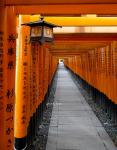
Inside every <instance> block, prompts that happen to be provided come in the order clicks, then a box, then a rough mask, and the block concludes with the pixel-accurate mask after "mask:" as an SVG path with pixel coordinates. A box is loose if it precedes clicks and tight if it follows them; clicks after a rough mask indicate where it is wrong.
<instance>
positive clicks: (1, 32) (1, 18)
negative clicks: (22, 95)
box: [0, 7, 7, 150]
mask: <svg viewBox="0 0 117 150" xmlns="http://www.w3.org/2000/svg"><path fill="white" fill-rule="evenodd" d="M0 11H1V15H0V22H1V23H0V139H1V142H0V149H1V150H3V149H4V146H5V103H6V99H5V92H6V80H5V77H6V69H5V61H6V60H7V57H6V52H5V49H4V46H5V28H4V26H5V8H4V7H0Z"/></svg>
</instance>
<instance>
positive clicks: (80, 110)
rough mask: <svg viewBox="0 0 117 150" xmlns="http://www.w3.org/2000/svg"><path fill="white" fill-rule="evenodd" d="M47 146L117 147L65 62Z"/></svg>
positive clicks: (57, 149) (56, 149) (70, 149)
mask: <svg viewBox="0 0 117 150" xmlns="http://www.w3.org/2000/svg"><path fill="white" fill-rule="evenodd" d="M46 150H117V148H116V147H115V146H114V144H113V142H112V141H111V139H110V137H109V136H108V134H107V133H106V131H105V129H104V128H103V126H102V125H101V123H100V121H99V120H98V118H97V117H96V115H95V114H94V112H93V111H92V109H91V107H90V106H89V105H88V103H87V102H86V101H85V99H84V97H83V96H82V95H81V93H80V91H79V89H78V88H77V87H76V85H75V83H74V82H73V80H72V78H71V76H70V74H69V72H68V71H67V69H66V68H65V67H64V65H63V64H60V65H59V70H58V81H57V89H56V93H55V101H54V104H53V111H52V118H51V122H50V127H49V134H48V141H47V146H46Z"/></svg>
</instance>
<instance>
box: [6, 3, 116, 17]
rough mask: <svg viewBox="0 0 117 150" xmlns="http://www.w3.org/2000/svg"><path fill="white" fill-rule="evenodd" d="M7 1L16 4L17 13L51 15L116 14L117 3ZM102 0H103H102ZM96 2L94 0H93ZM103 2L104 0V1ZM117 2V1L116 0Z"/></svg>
mask: <svg viewBox="0 0 117 150" xmlns="http://www.w3.org/2000/svg"><path fill="white" fill-rule="evenodd" d="M9 1H10V0H9ZM25 1H26V0H23V2H24V3H17V1H16V0H15V2H14V3H13V2H12V3H10V2H9V3H8V1H7V3H6V5H11V4H12V5H15V10H16V14H42V15H45V16H46V15H47V16H48V15H49V16H63V15H64V16H79V15H80V14H97V15H116V14H117V3H116V4H112V3H111V4H104V3H103V4H71V5H69V4H68V3H67V4H64V5H61V4H57V5H56V4H46V5H44V4H43V5H37V4H36V3H35V1H34V0H33V3H31V5H29V3H25ZM101 1H102V0H101ZM93 2H94V0H93ZM102 2H103V1H102ZM116 2H117V1H116Z"/></svg>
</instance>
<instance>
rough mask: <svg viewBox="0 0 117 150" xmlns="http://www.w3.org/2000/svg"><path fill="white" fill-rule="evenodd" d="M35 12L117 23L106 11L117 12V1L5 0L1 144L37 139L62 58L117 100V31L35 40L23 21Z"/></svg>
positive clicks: (0, 5) (4, 147)
mask: <svg viewBox="0 0 117 150" xmlns="http://www.w3.org/2000/svg"><path fill="white" fill-rule="evenodd" d="M34 14H41V15H43V16H47V18H46V17H45V20H46V19H47V20H48V21H50V22H53V23H56V24H57V25H62V26H85V25H88V26H101V25H103V26H116V25H117V18H116V17H100V16H105V15H107V16H108V15H116V14H117V2H116V0H103V1H102V0H95V3H94V1H93V0H84V1H83V0H82V1H81V0H79V1H77V0H72V2H70V1H68V0H56V2H55V1H53V0H45V1H42V0H40V1H34V0H25V1H24V0H6V1H4V0H0V150H13V149H14V147H15V149H19V150H20V149H23V148H25V147H26V145H30V144H31V142H32V140H33V139H32V136H30V135H32V134H33V138H34V137H35V133H36V130H37V129H36V128H37V126H38V120H39V117H40V116H38V115H40V112H41V111H43V105H44V102H45V97H47V94H48V91H49V87H50V86H51V82H52V79H53V77H54V74H55V72H56V69H57V65H58V62H59V58H61V59H64V64H65V65H66V66H67V67H68V68H69V69H71V70H72V71H73V72H74V73H75V74H77V75H78V76H79V77H80V78H82V79H83V80H84V81H86V82H87V83H88V84H89V85H91V86H92V87H94V88H95V89H97V90H99V91H100V92H102V93H104V95H105V96H106V97H108V99H109V100H110V101H111V102H112V103H114V104H115V106H116V104H117V34H116V33H101V34H100V33H72V34H71V33H68V34H63V33H61V34H55V40H54V42H53V43H47V42H45V43H43V44H41V45H40V43H38V42H35V43H30V42H29V38H30V28H29V27H26V26H21V24H22V23H25V22H30V21H34V20H36V19H37V16H36V17H35V15H34ZM81 14H96V15H98V16H99V17H93V18H90V17H89V18H85V17H82V18H81ZM48 16H55V17H54V18H53V19H52V18H51V17H48ZM58 16H59V17H61V19H60V18H59V19H58V20H57V18H56V17H58ZM63 16H67V17H68V16H70V17H71V20H69V19H70V18H63ZM38 17H39V16H38ZM72 17H77V19H76V18H72ZM16 50H17V51H16ZM37 116H38V117H37ZM32 122H33V123H32ZM14 141H15V146H14Z"/></svg>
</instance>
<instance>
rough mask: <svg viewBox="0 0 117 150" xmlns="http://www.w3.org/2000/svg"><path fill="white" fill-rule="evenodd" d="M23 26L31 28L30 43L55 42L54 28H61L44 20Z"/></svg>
mask: <svg viewBox="0 0 117 150" xmlns="http://www.w3.org/2000/svg"><path fill="white" fill-rule="evenodd" d="M22 25H26V26H30V27H31V29H30V42H40V43H44V42H52V41H53V40H54V36H53V28H55V27H60V26H56V25H54V24H52V23H48V22H46V21H44V20H43V17H42V18H41V19H40V20H39V21H36V22H29V23H25V24H22Z"/></svg>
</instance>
